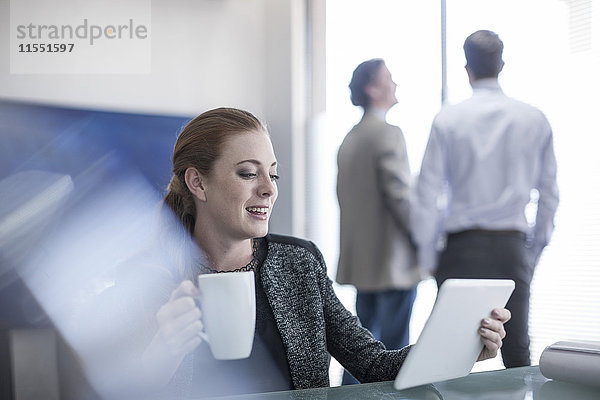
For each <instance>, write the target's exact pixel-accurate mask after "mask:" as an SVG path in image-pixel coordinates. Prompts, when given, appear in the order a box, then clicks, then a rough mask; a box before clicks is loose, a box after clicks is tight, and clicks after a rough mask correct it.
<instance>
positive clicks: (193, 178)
mask: <svg viewBox="0 0 600 400" xmlns="http://www.w3.org/2000/svg"><path fill="white" fill-rule="evenodd" d="M203 179H204V177H203V176H202V175H201V174H200V172H198V170H197V169H196V168H193V167H190V168H188V169H186V170H185V184H186V185H187V187H188V189H189V190H190V192H192V194H193V195H194V196H196V197H197V198H198V199H199V200H201V201H206V193H205V191H204V185H203V183H202V180H203Z"/></svg>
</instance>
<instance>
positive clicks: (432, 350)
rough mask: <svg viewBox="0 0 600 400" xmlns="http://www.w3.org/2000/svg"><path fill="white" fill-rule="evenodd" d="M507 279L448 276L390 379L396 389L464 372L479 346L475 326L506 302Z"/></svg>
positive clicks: (510, 288)
mask: <svg viewBox="0 0 600 400" xmlns="http://www.w3.org/2000/svg"><path fill="white" fill-rule="evenodd" d="M514 287H515V283H514V282H513V281H512V280H510V279H448V280H446V281H444V283H443V284H442V285H441V286H440V288H439V290H438V295H437V299H436V301H435V304H434V306H433V310H432V311H431V315H430V316H429V319H428V320H427V322H426V323H425V326H424V328H423V331H422V332H421V335H420V336H419V339H418V340H417V343H416V344H415V345H414V346H413V347H412V348H411V349H410V352H409V353H408V356H407V357H406V360H405V361H404V364H402V367H401V368H400V371H399V372H398V376H397V377H396V380H395V382H394V387H395V388H396V389H405V388H409V387H414V386H419V385H424V384H427V383H432V382H439V381H443V380H447V379H454V378H458V377H461V376H465V375H468V374H469V372H470V371H471V369H472V368H473V365H474V364H475V362H476V361H477V357H478V356H479V353H480V352H481V349H482V348H483V344H482V343H481V340H480V336H479V332H478V329H479V327H480V326H481V320H482V319H483V318H485V317H488V316H490V313H491V311H492V309H494V308H498V307H499V308H502V307H504V306H505V305H506V302H507V301H508V298H509V297H510V294H511V293H512V291H513V289H514Z"/></svg>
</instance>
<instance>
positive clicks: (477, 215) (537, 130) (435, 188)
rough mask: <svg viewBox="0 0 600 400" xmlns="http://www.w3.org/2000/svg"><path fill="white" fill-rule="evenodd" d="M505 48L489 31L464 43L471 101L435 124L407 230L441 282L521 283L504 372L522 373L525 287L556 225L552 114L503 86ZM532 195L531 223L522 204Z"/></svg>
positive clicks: (440, 116)
mask: <svg viewBox="0 0 600 400" xmlns="http://www.w3.org/2000/svg"><path fill="white" fill-rule="evenodd" d="M503 47H504V45H503V43H502V41H501V40H500V38H499V37H498V35H497V34H495V33H494V32H491V31H487V30H481V31H477V32H475V33H473V34H471V35H470V36H469V37H468V38H467V39H466V40H465V43H464V51H465V56H466V59H467V65H466V67H465V68H466V70H467V74H468V76H469V83H470V84H471V86H472V88H473V96H472V97H471V98H470V99H468V100H465V101H463V102H462V103H459V104H456V105H452V106H447V107H444V108H443V109H442V111H441V112H440V113H439V114H438V115H437V116H436V117H435V119H434V121H433V124H432V127H431V134H430V137H429V142H428V144H427V148H426V150H425V155H424V157H423V162H422V166H421V172H420V176H419V180H418V183H417V186H416V190H415V193H414V194H415V196H414V204H413V208H412V214H411V225H412V227H413V236H414V239H415V241H416V243H417V246H418V258H419V263H420V264H421V266H422V267H424V268H426V269H428V270H429V271H430V272H431V273H432V274H434V276H435V278H436V281H437V283H438V286H439V285H441V284H442V282H443V281H444V280H445V279H448V278H509V279H513V280H514V281H515V283H516V289H515V291H514V293H513V295H512V297H511V299H510V300H509V302H508V304H507V308H508V309H509V310H510V311H511V312H512V319H511V321H510V322H509V323H507V324H506V332H507V337H506V339H505V341H504V346H503V347H502V357H503V360H504V364H505V366H506V367H518V366H523V365H530V362H531V361H530V354H529V334H528V319H529V286H530V283H531V279H532V277H533V272H534V268H535V265H536V264H537V261H538V260H539V257H540V254H541V252H542V250H543V248H544V247H545V246H546V245H547V244H548V242H549V240H550V236H551V234H552V230H553V228H554V223H553V219H554V214H555V212H556V208H557V206H558V187H557V183H556V159H555V156H554V149H553V144H552V130H551V128H550V125H549V123H548V121H547V119H546V117H545V116H544V114H542V112H541V111H539V110H538V109H536V108H535V107H532V106H530V105H527V104H525V103H522V102H519V101H517V100H514V99H511V98H509V97H507V96H506V95H505V94H504V93H503V92H502V89H501V88H500V86H499V84H498V74H499V73H500V71H501V70H502V67H503V66H504V61H503V60H502V51H503ZM536 191H537V195H536ZM536 197H537V213H536V218H535V226H533V227H530V226H529V225H528V221H527V219H526V214H525V207H526V206H527V204H528V203H530V201H531V200H532V199H533V200H534V201H535V198H536ZM444 239H446V243H445V247H444V248H443V249H442V250H441V253H440V249H439V248H440V247H443V243H444ZM440 243H441V244H442V245H441V246H440ZM438 256H439V257H438Z"/></svg>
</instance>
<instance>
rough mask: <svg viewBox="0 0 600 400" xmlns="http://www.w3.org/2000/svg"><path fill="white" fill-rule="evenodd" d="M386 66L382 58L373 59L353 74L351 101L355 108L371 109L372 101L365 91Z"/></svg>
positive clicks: (364, 63)
mask: <svg viewBox="0 0 600 400" xmlns="http://www.w3.org/2000/svg"><path fill="white" fill-rule="evenodd" d="M383 64H384V61H383V60H382V59H381V58H373V59H371V60H367V61H364V62H362V63H360V64H359V65H358V67H356V69H355V70H354V72H353V73H352V80H351V81H350V85H348V86H349V87H350V100H351V101H352V104H354V105H355V106H361V107H362V108H363V109H365V110H366V109H367V108H369V105H370V102H371V99H370V98H369V95H368V94H367V92H366V91H365V88H366V87H367V85H368V84H370V83H371V82H372V81H373V78H374V77H375V76H376V75H377V71H379V68H381V66H382V65H383Z"/></svg>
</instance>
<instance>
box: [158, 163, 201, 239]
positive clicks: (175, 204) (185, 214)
mask: <svg viewBox="0 0 600 400" xmlns="http://www.w3.org/2000/svg"><path fill="white" fill-rule="evenodd" d="M167 190H168V191H167V194H166V195H165V198H164V203H165V204H166V205H167V206H169V208H170V209H171V210H172V211H173V212H174V213H175V215H176V216H177V218H178V219H179V220H180V221H181V223H182V224H183V226H184V228H185V230H186V231H187V232H188V233H189V234H190V235H193V234H194V225H195V224H196V206H195V205H194V199H193V197H192V193H191V192H190V190H189V189H188V187H187V185H186V184H185V181H182V178H180V176H179V175H173V177H172V178H171V182H169V186H168V187H167Z"/></svg>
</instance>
